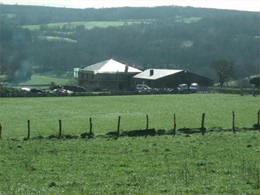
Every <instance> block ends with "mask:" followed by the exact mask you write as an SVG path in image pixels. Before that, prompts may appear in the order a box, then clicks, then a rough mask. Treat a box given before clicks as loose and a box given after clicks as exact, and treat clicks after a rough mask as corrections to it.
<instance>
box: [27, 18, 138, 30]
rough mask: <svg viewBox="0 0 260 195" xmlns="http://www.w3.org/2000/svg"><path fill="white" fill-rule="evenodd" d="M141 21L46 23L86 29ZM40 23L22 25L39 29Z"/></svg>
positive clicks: (50, 25)
mask: <svg viewBox="0 0 260 195" xmlns="http://www.w3.org/2000/svg"><path fill="white" fill-rule="evenodd" d="M137 23H141V21H138V20H137V21H78V22H59V23H49V24H46V25H47V26H48V27H49V28H56V27H62V26H69V27H70V28H72V29H73V28H76V27H77V26H84V27H85V28H86V29H92V28H107V27H119V26H123V25H132V24H137ZM40 27H41V25H24V26H23V28H27V29H29V30H32V31H37V30H39V29H40Z"/></svg>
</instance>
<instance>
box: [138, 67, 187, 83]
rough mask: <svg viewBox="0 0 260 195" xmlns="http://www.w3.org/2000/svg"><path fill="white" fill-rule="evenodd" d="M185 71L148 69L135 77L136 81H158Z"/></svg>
mask: <svg viewBox="0 0 260 195" xmlns="http://www.w3.org/2000/svg"><path fill="white" fill-rule="evenodd" d="M181 71H184V70H173V69H147V70H145V71H143V72H141V73H139V74H137V75H135V76H134V78H136V79H147V80H156V79H159V78H162V77H166V76H169V75H172V74H176V73H178V72H181Z"/></svg>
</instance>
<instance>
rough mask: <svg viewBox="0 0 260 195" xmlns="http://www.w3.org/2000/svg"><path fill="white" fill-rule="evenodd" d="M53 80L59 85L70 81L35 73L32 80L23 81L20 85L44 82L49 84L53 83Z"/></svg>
mask: <svg viewBox="0 0 260 195" xmlns="http://www.w3.org/2000/svg"><path fill="white" fill-rule="evenodd" d="M51 82H54V83H55V84H57V85H62V84H67V83H68V82H69V79H63V78H57V77H54V76H44V75H38V74H33V75H32V77H31V79H30V80H28V81H26V82H22V83H20V85H42V84H45V85H46V84H47V85H48V84H51Z"/></svg>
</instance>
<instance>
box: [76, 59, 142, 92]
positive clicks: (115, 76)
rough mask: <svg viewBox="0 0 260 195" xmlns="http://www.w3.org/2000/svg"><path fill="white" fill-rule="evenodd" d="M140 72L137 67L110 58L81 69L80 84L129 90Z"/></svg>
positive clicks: (88, 87)
mask: <svg viewBox="0 0 260 195" xmlns="http://www.w3.org/2000/svg"><path fill="white" fill-rule="evenodd" d="M140 72H141V70H138V69H137V68H134V67H131V66H128V65H126V64H122V63H120V62H117V61H115V60H113V59H110V60H106V61H102V62H99V63H96V64H93V65H90V66H87V67H85V68H83V69H80V70H79V73H78V84H79V85H80V86H84V87H86V88H87V89H89V90H99V89H102V90H105V89H107V90H129V89H130V88H131V79H132V77H133V76H134V75H136V74H138V73H140Z"/></svg>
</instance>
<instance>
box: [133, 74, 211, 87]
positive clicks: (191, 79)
mask: <svg viewBox="0 0 260 195" xmlns="http://www.w3.org/2000/svg"><path fill="white" fill-rule="evenodd" d="M134 80H135V81H134V83H135V84H139V83H144V84H146V85H148V86H149V87H152V88H173V89H174V88H177V87H178V86H179V84H188V85H191V84H192V83H198V84H199V85H200V86H211V85H213V84H214V81H213V80H211V79H208V78H206V77H203V76H200V75H197V74H194V73H190V72H187V71H182V72H179V73H176V74H173V75H170V76H166V77H163V78H160V79H156V80H148V79H134Z"/></svg>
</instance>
